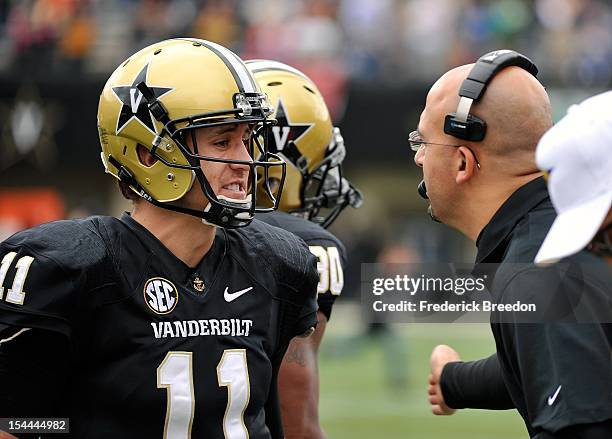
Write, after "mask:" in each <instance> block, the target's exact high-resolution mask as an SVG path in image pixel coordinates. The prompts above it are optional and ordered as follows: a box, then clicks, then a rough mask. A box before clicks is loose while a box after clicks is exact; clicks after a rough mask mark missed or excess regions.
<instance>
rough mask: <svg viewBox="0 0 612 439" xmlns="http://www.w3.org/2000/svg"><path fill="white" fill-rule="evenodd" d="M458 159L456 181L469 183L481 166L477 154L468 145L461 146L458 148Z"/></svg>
mask: <svg viewBox="0 0 612 439" xmlns="http://www.w3.org/2000/svg"><path fill="white" fill-rule="evenodd" d="M456 160H457V162H456V163H457V165H456V166H457V168H456V169H457V175H456V176H455V182H456V183H457V184H463V183H467V182H468V181H470V179H471V178H472V177H473V176H474V175H475V174H476V170H477V169H478V168H479V167H480V165H479V164H478V160H476V155H474V152H473V151H472V150H471V149H470V148H468V147H467V146H460V147H458V148H457V152H456Z"/></svg>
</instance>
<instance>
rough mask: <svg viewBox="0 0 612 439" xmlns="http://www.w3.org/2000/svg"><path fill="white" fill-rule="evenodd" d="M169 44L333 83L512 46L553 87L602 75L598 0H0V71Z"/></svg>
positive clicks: (83, 69) (443, 64) (440, 64)
mask: <svg viewBox="0 0 612 439" xmlns="http://www.w3.org/2000/svg"><path fill="white" fill-rule="evenodd" d="M171 36H193V37H199V38H204V39H209V40H212V41H217V42H219V43H221V44H223V45H225V46H227V47H230V48H232V49H234V50H235V51H236V52H237V53H239V54H240V55H241V56H243V58H245V59H247V58H255V57H257V58H272V59H277V60H280V61H284V62H288V63H291V64H294V65H297V66H301V67H303V68H304V66H306V67H308V68H307V69H306V70H309V71H310V72H312V71H316V72H317V73H318V74H314V75H313V76H315V78H313V79H315V81H316V79H317V76H319V75H325V76H326V78H328V80H329V78H332V79H336V80H338V81H342V80H343V78H350V79H351V80H352V81H364V82H377V83H379V82H381V81H382V82H384V83H389V84H394V83H395V84H400V85H401V84H403V83H406V82H408V81H411V80H415V79H418V80H431V78H432V77H437V75H438V74H439V72H441V71H445V70H447V67H449V66H453V65H458V64H463V63H467V62H471V61H473V60H474V59H476V58H477V57H478V56H480V55H481V54H483V53H485V52H487V51H489V50H492V49H496V48H503V47H512V48H513V49H515V50H519V51H522V52H524V53H526V54H527V55H529V56H531V57H532V58H533V59H538V60H539V66H540V68H541V70H542V71H543V72H546V73H545V75H547V76H548V77H547V76H545V77H544V78H543V79H545V80H549V81H553V82H555V83H557V84H559V85H565V84H568V85H569V84H571V85H572V86H586V87H592V86H597V85H601V84H607V83H609V81H610V78H611V77H612V8H611V5H610V2H609V1H606V0H501V1H484V0H376V1H372V0H308V1H306V0H266V1H260V0H2V1H0V72H4V73H19V74H23V73H36V72H40V68H39V67H40V65H41V64H42V65H45V66H46V67H45V69H44V72H45V74H49V73H50V72H51V73H55V74H58V75H61V74H64V73H66V72H70V73H71V74H73V73H79V74H88V73H102V72H104V73H106V72H108V71H110V70H112V69H113V68H114V67H115V66H116V65H117V64H118V63H119V62H121V60H123V59H125V57H126V56H127V55H128V54H130V53H133V52H134V51H135V50H137V49H138V48H141V47H144V46H146V45H147V44H150V43H152V42H154V41H158V40H161V39H164V38H167V37H171Z"/></svg>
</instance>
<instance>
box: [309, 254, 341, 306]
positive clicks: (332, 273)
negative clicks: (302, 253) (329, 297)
mask: <svg viewBox="0 0 612 439" xmlns="http://www.w3.org/2000/svg"><path fill="white" fill-rule="evenodd" d="M309 248H310V252H311V253H312V254H313V255H315V256H316V257H317V258H319V262H318V263H317V270H318V271H319V284H318V285H317V293H318V294H325V293H327V292H328V291H329V292H330V293H332V294H334V295H336V296H339V295H340V293H342V288H343V287H344V273H343V272H342V264H341V263H340V253H339V252H338V248H337V247H327V248H326V247H322V246H320V245H311V246H309Z"/></svg>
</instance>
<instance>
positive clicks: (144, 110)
mask: <svg viewBox="0 0 612 439" xmlns="http://www.w3.org/2000/svg"><path fill="white" fill-rule="evenodd" d="M148 68H149V64H146V65H145V66H144V67H143V68H142V70H141V71H140V73H138V75H137V76H136V78H135V79H134V82H133V83H132V85H120V86H117V87H113V93H114V94H115V96H116V97H117V99H119V102H121V104H122V106H121V110H120V112H119V118H118V119H117V130H116V133H117V134H119V133H120V132H121V130H123V128H125V126H126V125H127V124H128V123H130V121H132V120H133V119H136V120H137V121H138V122H140V123H141V124H142V125H144V126H145V128H147V129H148V130H149V131H151V133H153V134H156V133H155V124H154V123H153V116H152V115H151V113H150V112H149V108H148V107H147V102H146V101H145V100H144V96H143V95H142V93H141V92H140V90H138V88H136V87H137V86H138V84H140V83H141V82H144V83H145V84H147V70H148ZM147 86H148V87H149V88H150V89H151V91H152V92H153V94H154V95H155V97H156V98H158V99H159V98H160V97H161V96H163V95H165V94H166V93H168V92H170V91H172V90H173V89H172V88H168V87H153V86H151V85H149V84H147Z"/></svg>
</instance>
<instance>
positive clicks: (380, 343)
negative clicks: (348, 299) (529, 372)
mask: <svg viewBox="0 0 612 439" xmlns="http://www.w3.org/2000/svg"><path fill="white" fill-rule="evenodd" d="M339 311H340V310H339ZM334 312H336V308H335V309H334ZM343 314H345V313H343V312H342V311H340V312H338V313H337V314H336V315H334V316H332V321H331V322H330V325H329V326H328V332H327V334H326V337H325V339H324V341H323V345H322V347H321V353H320V377H321V401H320V414H321V423H322V425H323V427H324V429H325V431H326V433H327V435H328V437H329V438H330V439H333V438H351V439H361V438H364V439H365V438H368V439H371V438H384V439H387V438H389V439H393V438H416V439H450V438H452V439H463V438H465V439H518V438H527V437H528V435H527V432H526V429H525V427H524V424H523V422H522V420H521V418H520V417H519V416H518V414H516V412H515V411H514V410H505V411H484V410H463V411H459V412H457V413H456V414H455V415H453V416H444V417H440V416H434V415H432V414H431V411H430V408H429V403H428V401H427V375H428V371H429V355H430V353H431V349H432V348H433V347H434V346H435V345H437V344H440V343H445V344H449V345H450V346H452V347H454V348H455V349H456V350H457V351H458V352H459V353H460V354H461V355H462V358H465V359H477V358H481V357H483V356H486V355H489V354H491V353H492V352H493V349H494V345H493V341H492V337H491V333H490V330H489V327H488V325H484V324H463V325H461V324H445V325H442V324H438V325H435V324H419V325H416V324H413V325H392V326H391V328H392V331H391V335H387V336H382V335H380V336H377V337H364V336H361V335H357V334H359V333H362V331H363V328H358V327H357V326H356V325H354V324H351V322H350V321H348V320H347V319H346V315H343ZM335 317H338V318H337V319H336V320H337V321H334V318H335Z"/></svg>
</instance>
